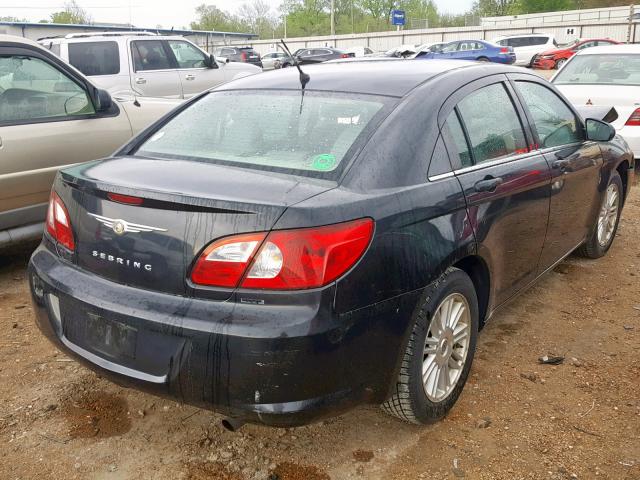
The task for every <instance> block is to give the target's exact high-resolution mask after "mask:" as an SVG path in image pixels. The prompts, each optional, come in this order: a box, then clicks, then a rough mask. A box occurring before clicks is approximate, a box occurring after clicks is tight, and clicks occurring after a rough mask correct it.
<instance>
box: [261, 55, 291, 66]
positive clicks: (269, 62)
mask: <svg viewBox="0 0 640 480" xmlns="http://www.w3.org/2000/svg"><path fill="white" fill-rule="evenodd" d="M286 58H290V57H289V55H287V54H286V53H284V52H270V53H267V54H265V55H263V56H262V70H274V69H276V68H281V67H282V64H283V63H284V60H285V59H286Z"/></svg>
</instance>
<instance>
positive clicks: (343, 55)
mask: <svg viewBox="0 0 640 480" xmlns="http://www.w3.org/2000/svg"><path fill="white" fill-rule="evenodd" d="M350 56H351V55H349V54H348V53H343V54H342V55H340V58H349V57H350Z"/></svg>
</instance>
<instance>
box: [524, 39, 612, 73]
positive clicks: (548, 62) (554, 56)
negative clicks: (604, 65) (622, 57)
mask: <svg viewBox="0 0 640 480" xmlns="http://www.w3.org/2000/svg"><path fill="white" fill-rule="evenodd" d="M618 43H620V42H616V41H615V40H611V39H610V38H597V39H590V40H576V41H575V42H573V43H570V44H568V45H563V47H562V48H556V49H554V50H547V51H546V52H542V53H540V54H538V55H537V56H536V58H535V60H534V61H533V68H540V69H542V70H551V69H554V68H560V67H561V66H562V65H563V64H564V62H566V61H567V60H569V59H570V58H571V57H572V56H574V55H575V54H576V53H577V52H578V51H579V50H582V49H584V48H590V47H597V46H603V45H617V44H618Z"/></svg>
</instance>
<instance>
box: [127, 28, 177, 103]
mask: <svg viewBox="0 0 640 480" xmlns="http://www.w3.org/2000/svg"><path fill="white" fill-rule="evenodd" d="M130 51H131V66H130V68H131V88H133V90H134V92H137V93H138V94H139V95H142V96H144V97H167V98H182V83H181V82H180V76H179V74H178V70H177V69H176V67H177V65H176V63H175V60H174V58H173V54H172V53H171V50H170V49H169V47H168V46H167V44H166V43H165V42H164V41H163V40H131V41H130Z"/></svg>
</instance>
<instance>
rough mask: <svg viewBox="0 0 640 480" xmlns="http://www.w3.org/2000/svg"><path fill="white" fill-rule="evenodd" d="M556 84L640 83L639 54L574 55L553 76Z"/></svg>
mask: <svg viewBox="0 0 640 480" xmlns="http://www.w3.org/2000/svg"><path fill="white" fill-rule="evenodd" d="M553 83H555V84H557V85H640V55H633V54H622V55H618V54H613V55H612V54H589V55H576V56H575V57H573V59H571V61H569V63H567V64H566V65H565V67H564V68H563V69H562V70H561V71H560V72H559V73H558V75H557V76H556V78H554V80H553Z"/></svg>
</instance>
